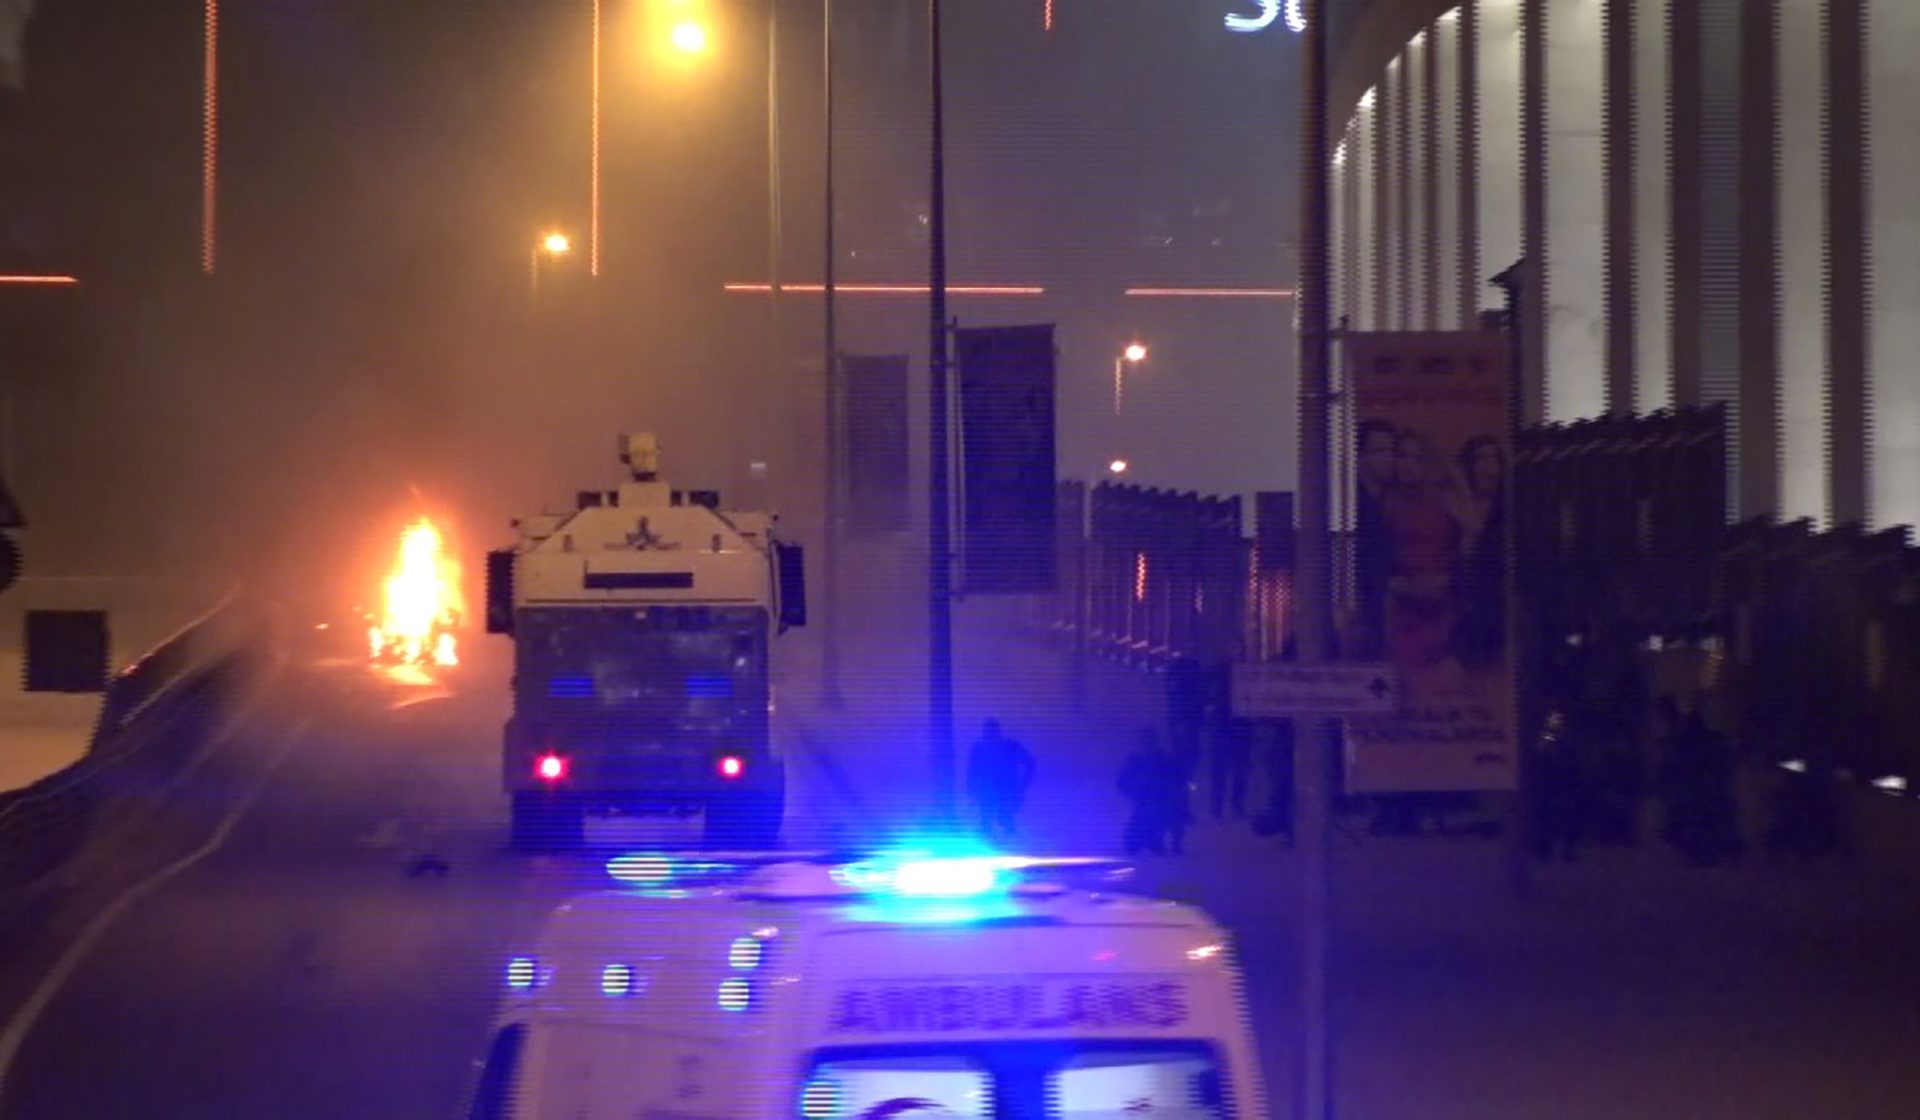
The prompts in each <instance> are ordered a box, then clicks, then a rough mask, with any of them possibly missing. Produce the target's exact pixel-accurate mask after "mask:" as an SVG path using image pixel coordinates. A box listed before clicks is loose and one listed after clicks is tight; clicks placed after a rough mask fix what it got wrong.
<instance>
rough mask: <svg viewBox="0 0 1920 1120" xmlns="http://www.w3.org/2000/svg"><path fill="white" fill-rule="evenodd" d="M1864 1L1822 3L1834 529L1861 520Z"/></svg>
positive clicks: (1864, 500)
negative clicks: (1825, 82) (1824, 67)
mask: <svg viewBox="0 0 1920 1120" xmlns="http://www.w3.org/2000/svg"><path fill="white" fill-rule="evenodd" d="M1866 5H1867V0H1827V3H1826V14H1827V20H1826V33H1825V35H1824V36H1823V39H1824V46H1825V48H1826V63H1827V71H1826V79H1827V96H1826V160H1825V162H1826V175H1827V183H1826V187H1827V213H1826V218H1827V378H1828V381H1827V431H1826V444H1827V468H1828V475H1827V477H1828V482H1829V487H1830V489H1829V494H1828V500H1827V503H1828V511H1829V513H1830V514H1831V516H1832V518H1833V520H1834V522H1835V523H1836V524H1846V523H1848V522H1855V521H1861V522H1864V521H1865V520H1866V519H1867V512H1868V491H1867V461H1868V460H1867V360H1868V352H1867V291H1868V283H1869V276H1868V273H1867V268H1868V257H1867V174H1868V168H1869V167H1870V165H1871V162H1872V161H1870V160H1869V158H1868V152H1867V121H1868V120H1869V112H1868V105H1867V72H1866V70H1867V68H1866V58H1865V53H1866V52H1865V41H1864V40H1865V37H1866Z"/></svg>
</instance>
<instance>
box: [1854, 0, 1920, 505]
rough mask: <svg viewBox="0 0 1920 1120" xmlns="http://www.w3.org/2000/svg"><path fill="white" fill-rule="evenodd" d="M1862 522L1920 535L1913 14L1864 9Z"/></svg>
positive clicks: (1919, 259) (1919, 231)
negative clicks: (1909, 528) (1919, 529)
mask: <svg viewBox="0 0 1920 1120" xmlns="http://www.w3.org/2000/svg"><path fill="white" fill-rule="evenodd" d="M1866 25H1867V35H1866V36H1865V38H1864V40H1863V43H1864V46H1865V50H1866V54H1867V58H1866V66H1865V70H1866V74H1867V89H1866V97H1865V98H1864V99H1863V102H1864V105H1865V107H1866V134H1867V142H1866V144H1865V145H1863V147H1864V148H1865V149H1866V151H1867V155H1868V165H1867V176H1866V179H1867V208H1866V210H1867V229H1868V230H1869V231H1871V234H1872V235H1871V237H1870V238H1869V239H1868V241H1867V254H1868V257H1867V269H1866V271H1867V277H1868V288H1867V300H1866V302H1867V337H1868V343H1867V370H1866V402H1865V403H1866V406H1867V415H1866V425H1865V431H1864V432H1863V433H1862V435H1863V436H1864V437H1865V443H1866V445H1867V457H1866V464H1865V465H1866V470H1867V487H1866V489H1867V510H1866V513H1867V518H1866V519H1867V521H1868V522H1869V524H1870V525H1871V526H1872V527H1874V528H1876V529H1877V528H1885V527H1887V526H1891V525H1914V526H1920V370H1917V369H1916V355H1920V191H1916V188H1915V184H1916V183H1920V122H1916V119H1915V116H1914V112H1913V99H1914V97H1915V96H1916V95H1920V7H1916V6H1915V5H1914V4H1913V3H1912V0H1869V2H1868V4H1867V16H1866Z"/></svg>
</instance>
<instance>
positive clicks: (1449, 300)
mask: <svg viewBox="0 0 1920 1120" xmlns="http://www.w3.org/2000/svg"><path fill="white" fill-rule="evenodd" d="M1431 42H1432V43H1433V56H1432V57H1433V75H1434V77H1433V85H1432V87H1431V88H1432V94H1433V97H1432V101H1433V144H1434V151H1435V158H1434V162H1433V165H1432V178H1433V181H1434V199H1433V207H1434V212H1433V223H1434V231H1433V245H1434V249H1435V252H1434V271H1433V272H1432V273H1431V274H1430V276H1429V279H1430V282H1431V284H1432V289H1433V296H1432V300H1433V303H1432V321H1433V326H1434V327H1435V328H1437V329H1439V330H1456V329H1458V328H1459V327H1460V325H1461V314H1460V296H1461V290H1460V249H1461V244H1460V242H1461V234H1460V196H1461V194H1462V193H1463V190H1462V184H1461V182H1460V180H1461V175H1462V173H1461V166H1460V145H1461V143H1462V141H1463V140H1464V138H1465V137H1464V134H1463V133H1462V131H1461V129H1460V11H1459V9H1458V8H1456V9H1454V10H1453V11H1451V12H1448V13H1447V14H1445V15H1443V16H1441V17H1440V19H1439V20H1438V21H1436V22H1435V23H1434V25H1433V31H1432V33H1431Z"/></svg>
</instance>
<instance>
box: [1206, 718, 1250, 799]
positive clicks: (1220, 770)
mask: <svg viewBox="0 0 1920 1120" xmlns="http://www.w3.org/2000/svg"><path fill="white" fill-rule="evenodd" d="M1253 736H1254V727H1253V721H1252V720H1248V719H1238V718H1231V719H1226V720H1223V721H1222V725H1221V726H1220V727H1219V729H1218V730H1217V731H1216V733H1215V734H1214V736H1213V741H1212V743H1211V744H1210V746H1211V747H1212V753H1213V767H1212V771H1213V772H1212V774H1211V775H1210V780H1209V781H1208V783H1207V787H1208V788H1207V792H1208V797H1209V800H1210V801H1211V803H1212V808H1213V819H1214V820H1216V821H1217V820H1224V819H1225V818H1226V817H1227V815H1228V814H1229V813H1231V814H1232V815H1233V817H1234V819H1236V820H1242V819H1245V817H1246V815H1247V785H1248V783H1249V781H1250V779H1251V778H1252V775H1253Z"/></svg>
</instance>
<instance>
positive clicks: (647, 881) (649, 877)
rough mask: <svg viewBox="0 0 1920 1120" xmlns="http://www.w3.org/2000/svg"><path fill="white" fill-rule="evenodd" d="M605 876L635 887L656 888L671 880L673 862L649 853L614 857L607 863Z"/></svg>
mask: <svg viewBox="0 0 1920 1120" xmlns="http://www.w3.org/2000/svg"><path fill="white" fill-rule="evenodd" d="M607 874H609V875H611V876H613V877H614V878H615V879H618V880H620V881H621V882H622V883H631V884H632V885H634V886H636V887H657V886H660V885H661V884H663V883H666V882H667V881H669V880H671V879H672V878H673V860H671V859H669V858H668V857H666V856H663V855H654V854H650V853H635V854H633V855H626V856H615V857H614V858H613V859H610V860H608V861H607Z"/></svg>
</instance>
